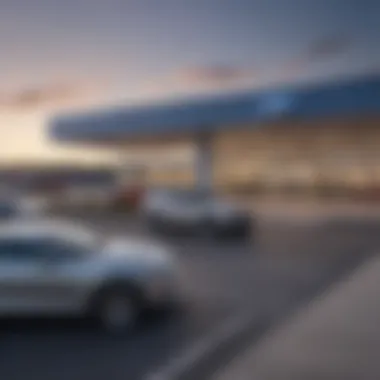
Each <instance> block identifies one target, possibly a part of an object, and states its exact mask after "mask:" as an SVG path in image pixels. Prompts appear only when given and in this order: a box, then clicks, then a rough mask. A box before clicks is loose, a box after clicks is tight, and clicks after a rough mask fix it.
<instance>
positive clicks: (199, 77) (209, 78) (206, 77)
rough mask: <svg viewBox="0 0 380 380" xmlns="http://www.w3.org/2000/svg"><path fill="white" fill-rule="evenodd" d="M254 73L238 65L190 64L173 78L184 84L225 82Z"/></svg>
mask: <svg viewBox="0 0 380 380" xmlns="http://www.w3.org/2000/svg"><path fill="white" fill-rule="evenodd" d="M252 75H253V70H251V69H249V70H248V69H245V68H242V67H238V66H229V65H210V66H190V67H185V68H183V69H181V70H179V71H177V72H176V73H175V74H174V78H173V79H174V80H176V81H178V82H180V83H184V84H195V85H197V84H224V83H230V82H234V81H236V80H240V79H242V78H246V77H248V76H252Z"/></svg>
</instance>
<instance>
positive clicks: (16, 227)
mask: <svg viewBox="0 0 380 380" xmlns="http://www.w3.org/2000/svg"><path fill="white" fill-rule="evenodd" d="M49 237H51V238H72V239H81V238H83V239H86V238H90V237H91V233H90V230H88V229H86V228H84V227H83V226H82V225H79V224H75V223H68V222H65V221H57V220H50V219H47V220H26V221H22V220H17V221H15V222H6V223H3V224H0V240H4V239H10V238H11V239H34V238H35V239H37V238H49Z"/></svg>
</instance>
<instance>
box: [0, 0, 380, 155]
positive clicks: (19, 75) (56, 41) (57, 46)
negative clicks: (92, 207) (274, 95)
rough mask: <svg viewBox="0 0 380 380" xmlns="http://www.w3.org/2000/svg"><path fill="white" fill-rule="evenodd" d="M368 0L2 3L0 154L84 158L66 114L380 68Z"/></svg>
mask: <svg viewBox="0 0 380 380" xmlns="http://www.w3.org/2000/svg"><path fill="white" fill-rule="evenodd" d="M379 17H380V2H378V1H376V0H373V1H370V0H361V1H360V0H356V1H354V0H277V1H275V0H107V1H105V0H64V1H62V0H0V49H1V53H2V54H1V61H0V77H1V88H0V107H1V110H0V111H1V113H0V123H1V128H2V130H1V135H0V161H12V160H27V159H32V160H60V159H69V158H71V159H73V158H78V159H88V160H93V159H94V155H90V154H89V153H86V154H85V155H84V154H83V153H82V152H79V153H78V155H75V154H72V152H70V153H68V152H67V151H66V150H63V149H59V148H57V146H55V145H53V144H51V143H50V142H49V141H47V139H46V138H45V136H44V133H45V132H44V129H45V126H46V120H47V116H49V115H51V114H53V113H55V112H57V111H60V112H62V110H69V109H78V108H82V107H97V106H101V105H107V104H126V105H127V104H133V103H135V102H144V101H150V102H152V101H154V99H158V98H159V99H162V98H167V97H175V96H183V95H186V94H188V93H192V94H194V93H197V92H203V91H226V90H228V89H230V88H231V87H241V86H250V87H253V88H254V87H261V86H267V85H273V84H276V83H279V82H296V81H304V80H306V81H315V80H318V81H328V80H330V79H331V78H334V77H337V76H345V75H356V74H367V73H369V72H371V73H379V74H380V47H379V41H380V23H379Z"/></svg>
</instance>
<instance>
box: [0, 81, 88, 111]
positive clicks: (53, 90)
mask: <svg viewBox="0 0 380 380" xmlns="http://www.w3.org/2000/svg"><path fill="white" fill-rule="evenodd" d="M89 95H90V88H89V86H85V85H83V84H79V83H76V84H61V83H53V84H50V85H42V86H36V87H29V88H24V89H21V90H18V91H14V92H10V93H5V94H0V107H1V108H6V109H11V110H31V109H36V108H39V107H45V106H48V107H49V106H53V107H55V106H58V107H59V106H64V105H69V104H74V103H76V102H77V101H79V100H82V99H83V98H85V97H88V96H89Z"/></svg>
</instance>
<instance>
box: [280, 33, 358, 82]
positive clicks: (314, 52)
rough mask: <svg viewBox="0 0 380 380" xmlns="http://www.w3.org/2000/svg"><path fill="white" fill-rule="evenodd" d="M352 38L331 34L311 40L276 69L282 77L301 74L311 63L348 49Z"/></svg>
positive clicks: (326, 59) (336, 55)
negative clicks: (304, 47)
mask: <svg viewBox="0 0 380 380" xmlns="http://www.w3.org/2000/svg"><path fill="white" fill-rule="evenodd" d="M351 44H352V40H351V38H350V37H348V36H343V35H335V36H333V35H331V36H325V37H322V38H319V39H317V40H315V41H313V42H312V43H311V44H310V45H309V46H307V47H306V49H304V50H302V51H301V52H299V54H297V55H295V56H294V57H292V58H291V59H290V60H289V61H287V62H285V63H284V64H283V66H282V68H280V69H279V70H278V75H279V76H280V77H281V78H282V79H292V78H296V77H299V76H302V75H304V74H306V73H308V72H310V70H311V69H312V65H313V64H315V63H319V62H324V61H328V60H330V59H333V58H335V57H338V56H340V55H341V54H344V53H345V52H346V51H348V50H349V48H350V46H351Z"/></svg>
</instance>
